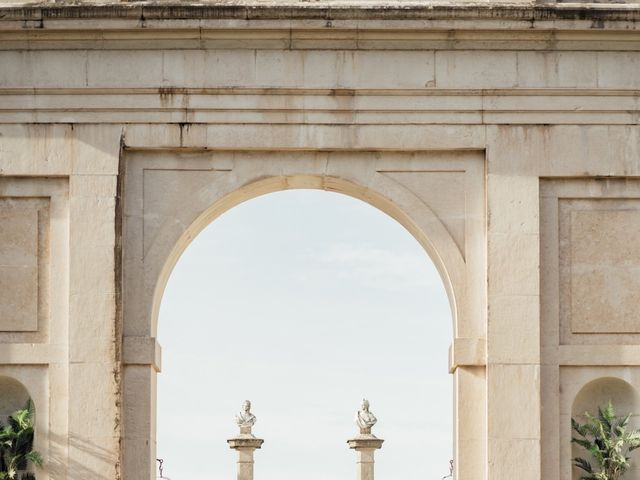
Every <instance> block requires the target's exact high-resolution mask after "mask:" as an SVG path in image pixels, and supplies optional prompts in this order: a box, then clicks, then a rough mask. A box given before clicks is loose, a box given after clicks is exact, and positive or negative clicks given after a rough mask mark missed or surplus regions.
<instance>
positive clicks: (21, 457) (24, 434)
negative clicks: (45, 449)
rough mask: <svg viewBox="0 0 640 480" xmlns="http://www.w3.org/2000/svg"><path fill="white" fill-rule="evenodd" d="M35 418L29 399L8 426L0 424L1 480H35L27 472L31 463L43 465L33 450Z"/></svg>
mask: <svg viewBox="0 0 640 480" xmlns="http://www.w3.org/2000/svg"><path fill="white" fill-rule="evenodd" d="M34 417H35V412H34V408H33V402H32V401H31V399H29V400H28V401H27V404H26V405H25V406H24V408H23V409H20V410H17V411H15V412H14V413H13V414H12V415H11V416H10V417H9V419H8V422H7V424H6V425H4V424H2V423H0V480H35V476H34V475H33V473H30V472H26V471H25V470H26V469H27V467H28V465H29V463H32V464H34V465H37V466H41V465H42V457H41V456H40V454H39V453H38V452H36V451H34V450H33V433H34V432H33V424H34Z"/></svg>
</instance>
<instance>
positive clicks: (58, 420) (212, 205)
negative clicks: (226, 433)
mask: <svg viewBox="0 0 640 480" xmlns="http://www.w3.org/2000/svg"><path fill="white" fill-rule="evenodd" d="M159 3H160V2H156V3H154V4H153V5H150V6H147V7H141V6H140V5H138V4H137V2H131V3H130V4H121V5H115V6H113V5H110V6H95V7H91V8H84V9H83V8H82V7H78V6H73V5H71V6H69V5H65V4H63V5H62V6H42V5H39V6H31V7H23V6H21V5H18V6H10V5H9V4H6V5H3V7H2V8H0V343H2V348H0V378H6V379H13V380H10V381H9V380H8V381H9V382H10V384H11V385H15V384H16V382H19V383H20V384H21V385H22V386H24V388H25V389H26V391H27V392H28V394H29V395H31V396H32V397H33V399H34V401H35V404H36V408H37V411H38V416H37V418H38V425H37V442H38V448H39V450H40V451H42V452H43V453H44V454H45V457H46V459H47V466H46V471H45V472H42V473H41V475H40V476H39V477H38V478H39V479H40V480H46V479H47V478H51V479H54V478H55V479H56V480H63V479H69V480H71V479H77V480H80V479H82V480H86V479H89V478H91V479H116V478H122V479H125V480H138V479H149V478H153V476H154V467H155V401H156V399H155V378H156V373H157V371H158V370H159V369H160V346H159V345H158V344H157V342H156V341H155V331H156V320H157V313H158V306H159V303H160V301H161V298H162V291H163V288H164V284H165V282H166V280H167V278H168V275H169V274H170V272H171V268H172V267H173V265H174V263H175V261H176V260H177V257H178V256H179V255H180V253H181V252H182V251H183V250H184V248H186V246H187V245H188V243H189V241H190V240H191V239H192V238H193V237H194V236H195V235H197V233H198V232H199V231H200V230H201V229H202V228H204V226H206V225H207V224H208V223H209V222H211V221H213V220H214V219H215V218H216V217H217V216H218V215H220V214H221V213H223V212H224V211H226V210H228V209H229V208H232V207H233V206H234V205H236V204H238V203H240V202H242V201H244V200H247V199H249V198H252V197H254V196H256V195H259V194H262V193H267V192H271V191H277V190H282V189H288V188H319V189H327V190H333V191H339V192H342V193H346V194H349V195H353V196H356V197H358V198H361V199H363V200H365V201H367V202H369V203H371V204H373V205H374V206H376V207H378V208H380V209H382V210H384V211H385V212H387V213H389V214H390V215H391V216H393V217H394V218H396V219H397V220H398V221H399V222H400V223H402V224H403V225H404V226H405V227H407V228H408V229H409V231H410V232H411V233H412V234H413V235H414V236H415V237H416V239H417V240H418V241H419V242H420V243H421V244H422V245H423V246H424V248H425V249H426V251H427V252H428V253H429V254H430V255H431V257H432V259H433V260H434V262H435V264H436V266H437V267H438V269H439V271H440V273H441V275H442V277H443V280H444V283H445V285H446V288H447V292H448V294H449V298H450V302H451V305H452V311H453V314H454V323H455V325H454V327H455V328H454V331H455V338H454V339H453V342H452V348H451V371H452V373H453V374H454V375H455V384H456V394H455V402H456V409H455V411H456V421H455V432H456V474H457V477H456V478H457V479H459V480H483V479H484V480H488V479H490V480H512V479H513V478H519V479H520V480H540V479H544V480H556V479H557V480H572V479H574V478H577V477H572V472H571V465H570V458H571V445H570V443H569V439H570V434H571V433H570V428H569V427H570V425H569V418H570V417H571V415H574V416H575V415H579V414H581V413H582V412H581V411H580V410H581V409H583V408H585V406H587V408H592V406H593V405H594V404H597V403H598V402H601V401H602V399H604V398H605V397H606V395H607V392H609V391H611V392H613V393H612V396H614V397H615V399H614V400H616V399H617V400H618V401H619V403H620V404H621V405H623V406H627V407H629V408H634V409H636V408H637V405H639V403H638V400H637V398H638V389H640V373H639V372H640V368H639V367H640V319H639V318H638V315H637V313H636V312H637V307H636V305H637V303H638V299H639V297H638V287H639V284H640V252H639V251H638V246H637V244H638V242H637V238H638V235H639V234H640V183H638V182H640V180H638V178H640V124H639V120H640V111H639V108H638V107H639V98H638V97H639V94H638V88H639V87H640V47H639V45H640V42H639V40H640V32H639V31H638V30H637V28H638V27H637V20H638V19H640V12H638V11H637V10H635V9H634V7H632V6H629V5H619V6H615V7H612V6H602V5H588V6H582V7H578V6H575V5H564V6H554V5H551V4H548V5H538V4H536V5H532V4H530V5H521V6H517V5H515V3H516V2H514V5H510V6H503V7H496V6H493V8H488V7H483V6H482V5H480V6H478V5H476V6H474V7H469V6H455V5H453V6H452V5H448V6H442V5H441V6H437V5H436V6H433V8H430V9H427V8H423V7H421V6H419V5H413V6H411V7H410V8H409V7H407V8H395V7H393V6H390V5H382V4H374V3H370V4H369V3H367V4H364V5H351V4H346V3H345V4H342V5H340V4H338V3H330V2H329V3H326V2H325V3H320V4H318V5H317V6H316V7H309V8H307V9H305V8H303V7H300V6H299V5H294V6H289V7H287V8H284V7H278V5H275V4H269V5H263V6H259V5H251V6H246V5H245V6H242V5H240V6H238V5H237V4H228V5H226V6H225V7H222V6H218V7H216V6H215V5H213V6H212V5H207V6H204V7H186V6H184V5H181V6H171V5H165V6H162V5H159ZM294 7H295V8H294ZM194 334H197V332H194ZM11 382H13V383H11ZM9 390H11V389H9ZM14 390H15V389H13V390H12V391H14ZM15 391H17V390H15ZM0 395H2V392H1V391H0ZM12 398H13V397H12ZM3 402H10V400H7V399H5V398H4V397H2V398H0V405H3ZM636 413H640V412H637V411H636ZM221 440H223V439H221Z"/></svg>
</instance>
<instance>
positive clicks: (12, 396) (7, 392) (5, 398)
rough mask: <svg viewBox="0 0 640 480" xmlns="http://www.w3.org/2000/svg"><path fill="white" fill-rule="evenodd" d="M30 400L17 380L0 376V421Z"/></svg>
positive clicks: (25, 390)
mask: <svg viewBox="0 0 640 480" xmlns="http://www.w3.org/2000/svg"><path fill="white" fill-rule="evenodd" d="M30 398H31V395H30V394H29V391H28V390H27V388H26V387H25V386H24V385H23V384H22V383H20V382H19V381H18V380H16V379H14V378H12V377H7V376H0V421H3V420H5V419H6V418H7V417H8V416H9V415H11V414H12V413H13V412H15V411H16V410H19V409H21V408H23V407H24V406H25V404H26V403H27V401H28V400H29V399H30Z"/></svg>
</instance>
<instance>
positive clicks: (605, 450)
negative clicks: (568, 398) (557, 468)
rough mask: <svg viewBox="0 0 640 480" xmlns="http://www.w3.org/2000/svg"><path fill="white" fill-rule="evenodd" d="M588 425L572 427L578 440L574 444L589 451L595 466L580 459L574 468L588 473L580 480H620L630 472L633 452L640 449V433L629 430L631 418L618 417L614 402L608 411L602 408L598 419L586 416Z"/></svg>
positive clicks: (573, 440)
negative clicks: (630, 459) (630, 455)
mask: <svg viewBox="0 0 640 480" xmlns="http://www.w3.org/2000/svg"><path fill="white" fill-rule="evenodd" d="M585 415H586V417H587V420H588V421H587V423H585V424H579V423H578V422H577V421H576V420H575V419H573V418H572V419H571V426H572V428H573V430H574V431H575V432H576V433H577V434H578V438H572V439H571V441H572V442H573V443H576V444H578V445H580V446H581V447H583V448H584V449H585V450H587V451H588V452H589V453H590V455H591V457H592V459H593V460H594V461H595V465H592V464H591V462H590V461H589V460H587V459H584V458H580V457H576V458H574V459H573V464H574V465H575V466H576V467H578V468H579V469H581V470H583V471H584V472H586V474H585V475H583V476H581V477H580V480H619V479H621V478H622V476H623V475H624V474H625V472H626V471H627V470H629V467H630V463H629V456H628V454H629V452H632V451H633V450H635V449H636V448H638V447H640V430H631V431H629V430H628V426H629V420H630V419H631V414H629V415H627V416H626V417H617V416H616V414H615V410H614V408H613V405H612V404H611V401H609V403H608V404H607V406H606V407H604V408H601V407H598V415H597V416H593V415H590V414H589V413H585Z"/></svg>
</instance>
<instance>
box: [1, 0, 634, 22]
mask: <svg viewBox="0 0 640 480" xmlns="http://www.w3.org/2000/svg"><path fill="white" fill-rule="evenodd" d="M124 19H134V20H136V21H139V22H149V21H154V20H163V21H166V22H169V23H170V22H171V21H181V20H198V21H200V20H205V21H206V20H243V21H251V20H279V21H283V20H285V21H292V20H321V21H325V22H326V21H333V20H337V21H339V20H344V21H353V20H365V21H369V20H372V21H375V20H402V21H415V20H448V21H453V20H465V21H480V20H491V21H518V22H525V23H528V24H529V25H530V26H531V24H533V23H535V22H549V21H564V22H567V26H569V25H568V24H569V23H570V22H575V21H583V22H587V24H589V23H591V24H595V26H596V28H606V26H607V22H636V21H637V20H639V19H640V4H638V3H607V4H601V3H593V4H585V3H542V2H536V1H526V2H505V1H494V2H490V3H489V2H473V1H457V2H429V3H425V2H418V1H411V0H409V1H397V0H396V1H394V0H391V1H366V0H360V1H358V2H355V1H339V0H319V1H314V2H307V1H281V0H273V1H264V0H245V1H238V0H216V1H206V0H205V1H202V2H197V4H196V3H195V2H194V3H189V2H184V1H183V2H179V1H162V0H155V1H120V2H114V1H105V2H102V3H96V2H83V1H81V0H80V1H77V0H76V1H64V0H62V1H58V2H56V3H55V4H52V3H50V2H47V1H42V2H37V1H36V2H24V3H20V2H18V3H16V2H12V3H8V4H5V5H3V6H0V20H1V21H2V22H11V21H20V22H36V23H38V22H39V23H41V24H43V25H44V24H45V23H46V22H49V21H60V20H67V21H75V22H78V21H86V20H124Z"/></svg>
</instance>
